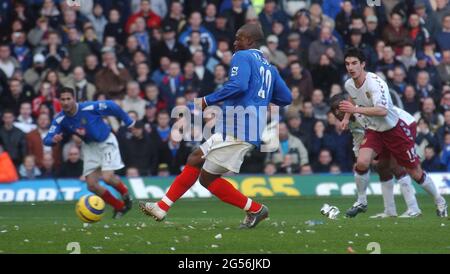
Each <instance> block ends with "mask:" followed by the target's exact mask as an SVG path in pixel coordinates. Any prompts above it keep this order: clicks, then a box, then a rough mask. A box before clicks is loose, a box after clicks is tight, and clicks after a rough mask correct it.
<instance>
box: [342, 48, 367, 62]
mask: <svg viewBox="0 0 450 274" xmlns="http://www.w3.org/2000/svg"><path fill="white" fill-rule="evenodd" d="M348 57H355V58H357V59H358V60H359V62H361V63H365V62H366V56H365V55H364V52H363V51H362V50H360V49H358V48H349V49H348V50H347V51H346V52H345V55H344V60H345V59H347V58H348Z"/></svg>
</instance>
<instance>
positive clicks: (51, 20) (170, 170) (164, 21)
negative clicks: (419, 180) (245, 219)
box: [0, 0, 450, 180]
mask: <svg viewBox="0 0 450 274" xmlns="http://www.w3.org/2000/svg"><path fill="white" fill-rule="evenodd" d="M74 2H75V3H76V2H77V1H64V0H3V1H2V4H1V6H0V38H1V39H0V116H1V119H0V120H1V122H0V157H1V161H0V163H1V165H2V166H0V173H2V176H0V178H2V177H4V176H3V175H5V174H7V172H6V171H5V170H6V169H5V168H7V167H8V169H11V167H15V169H16V172H12V173H8V174H11V176H6V177H10V178H12V179H14V178H16V177H17V176H20V177H21V178H28V179H33V178H52V177H80V176H81V173H82V166H83V162H82V155H81V152H80V146H79V142H77V140H74V139H73V138H66V139H65V141H64V142H63V143H62V144H61V145H57V146H54V147H47V146H44V145H43V143H42V139H43V137H44V136H45V135H46V133H47V132H48V129H49V125H50V122H51V119H52V118H53V117H54V116H55V114H56V113H58V112H59V111H61V105H60V103H59V100H58V94H59V91H60V90H61V88H62V87H64V86H70V87H73V88H74V89H75V91H76V99H77V100H78V101H80V102H82V101H89V100H105V99H109V100H115V101H116V102H117V103H118V104H119V105H120V106H121V107H122V108H123V109H124V110H125V111H127V112H128V113H129V114H130V116H132V117H133V118H134V119H136V120H138V121H139V122H138V123H137V124H136V129H135V130H133V131H129V130H127V129H126V128H124V127H123V126H122V125H121V123H120V121H117V120H115V119H114V118H111V117H109V118H108V122H109V123H110V125H111V127H112V129H113V131H114V132H115V133H116V135H117V136H118V140H119V144H120V146H121V153H122V158H123V160H124V163H125V165H126V167H127V168H126V169H124V170H122V171H121V174H122V175H128V176H149V175H159V176H167V175H175V174H178V173H179V172H180V170H181V169H182V167H183V165H184V163H185V162H186V159H187V157H188V155H189V153H190V152H191V151H192V150H193V149H195V148H196V147H197V146H198V145H199V144H200V143H201V142H200V141H198V139H195V140H196V141H183V140H181V141H180V140H178V139H176V138H173V136H172V135H171V134H170V133H171V130H172V127H173V125H174V122H175V121H174V120H173V119H171V110H172V109H173V108H174V107H175V106H183V105H184V106H188V107H189V108H192V106H193V100H194V98H196V97H200V96H205V95H207V94H209V93H211V92H213V91H214V90H216V89H217V88H220V87H221V86H222V85H223V84H224V82H226V80H227V76H228V70H229V66H230V61H231V58H232V55H233V42H234V35H235V33H236V30H237V29H238V28H239V27H241V26H242V25H243V24H245V23H254V24H261V26H262V29H263V31H264V34H265V38H266V40H265V44H264V45H263V46H262V47H261V48H260V50H261V51H262V52H263V53H264V55H265V56H266V57H267V59H268V60H269V61H270V62H271V63H272V64H273V65H275V66H276V67H277V68H278V70H279V71H280V73H281V75H282V77H283V78H284V79H285V81H286V83H287V84H288V86H289V87H290V89H291V91H292V96H293V103H292V104H291V105H289V106H287V107H285V108H284V109H282V112H281V114H282V116H281V118H282V121H280V131H279V137H280V148H279V149H278V151H276V152H272V153H262V152H260V151H258V150H253V151H252V152H250V153H248V155H247V156H246V160H245V162H244V164H243V166H242V169H241V173H265V174H286V173H287V174H311V173H322V172H324V173H341V172H350V171H351V170H352V167H353V161H354V156H353V152H352V137H351V135H350V133H349V132H348V131H342V130H341V129H340V122H339V121H337V120H336V119H335V118H334V117H333V115H331V113H330V112H329V109H330V108H329V105H328V100H329V98H330V97H331V96H333V95H335V94H338V93H341V92H344V91H343V83H344V82H345V80H346V79H347V77H348V76H347V75H346V73H345V67H344V60H343V56H344V52H345V50H346V49H347V48H349V47H356V48H360V49H361V50H363V51H364V53H365V54H366V57H367V64H366V67H367V69H368V70H369V71H372V72H375V73H377V74H378V75H380V76H381V77H382V78H383V79H385V80H386V81H387V83H388V85H389V87H390V92H391V95H392V98H393V101H394V103H395V104H396V105H397V106H399V107H401V108H403V109H405V110H406V111H408V112H409V113H411V114H412V115H414V117H415V118H416V120H417V125H418V126H417V141H416V142H417V150H418V154H419V155H420V157H421V159H422V161H423V166H424V168H425V170H428V171H450V4H449V0H390V1H384V0H382V1H381V4H382V5H381V6H373V7H371V6H369V5H367V3H366V1H355V0H277V1H276V0H253V1H250V0H184V1H183V0H167V1H166V0H123V1H119V0H79V1H78V3H80V6H78V5H75V6H73V5H71V6H69V5H68V4H70V3H74ZM371 2H373V1H371ZM198 134H201V130H199V129H194V130H193V133H192V135H198ZM2 180H7V179H2Z"/></svg>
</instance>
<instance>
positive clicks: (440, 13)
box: [434, 0, 450, 28]
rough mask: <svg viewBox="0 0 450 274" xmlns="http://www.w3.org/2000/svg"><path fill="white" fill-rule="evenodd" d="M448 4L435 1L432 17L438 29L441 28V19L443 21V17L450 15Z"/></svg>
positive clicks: (444, 1) (446, 0)
mask: <svg viewBox="0 0 450 274" xmlns="http://www.w3.org/2000/svg"><path fill="white" fill-rule="evenodd" d="M448 3H449V1H448V0H436V10H435V11H434V15H435V17H436V21H437V23H438V26H439V28H441V27H442V19H444V16H445V15H447V14H450V5H449V4H448Z"/></svg>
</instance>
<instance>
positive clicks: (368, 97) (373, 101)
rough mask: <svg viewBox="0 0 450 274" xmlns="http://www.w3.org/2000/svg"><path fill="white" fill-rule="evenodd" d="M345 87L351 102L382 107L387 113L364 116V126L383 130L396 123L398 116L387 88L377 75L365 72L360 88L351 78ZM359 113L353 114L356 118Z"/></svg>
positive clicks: (358, 104) (364, 105) (363, 105)
mask: <svg viewBox="0 0 450 274" xmlns="http://www.w3.org/2000/svg"><path fill="white" fill-rule="evenodd" d="M345 89H346V90H347V92H348V93H349V94H350V97H351V98H352V100H353V102H355V104H356V105H357V106H362V107H376V106H378V107H383V108H385V109H386V110H387V112H388V114H387V115H386V116H384V117H381V116H364V118H365V119H364V120H365V122H366V123H365V127H366V128H368V129H371V130H375V131H379V132H383V131H387V130H390V129H392V128H393V127H395V125H397V122H398V119H399V116H398V113H397V112H396V111H395V109H394V104H393V103H392V98H391V95H390V94H389V88H388V86H387V84H386V82H385V81H383V80H382V79H381V78H380V77H378V75H376V74H374V73H371V72H367V74H366V79H365V81H364V83H363V85H362V86H361V87H360V88H356V86H355V82H354V81H353V79H348V80H347V81H346V82H345ZM358 116H359V115H357V114H355V117H356V118H358Z"/></svg>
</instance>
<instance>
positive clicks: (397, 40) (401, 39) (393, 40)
mask: <svg viewBox="0 0 450 274" xmlns="http://www.w3.org/2000/svg"><path fill="white" fill-rule="evenodd" d="M382 38H383V40H384V41H385V42H386V44H388V45H392V47H393V49H394V52H395V53H396V55H397V54H400V53H401V49H402V46H403V45H404V44H405V43H407V42H408V30H407V29H406V28H405V27H403V17H402V15H401V14H400V13H397V12H391V15H390V17H389V25H388V26H386V27H385V28H384V30H383V36H382Z"/></svg>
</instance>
